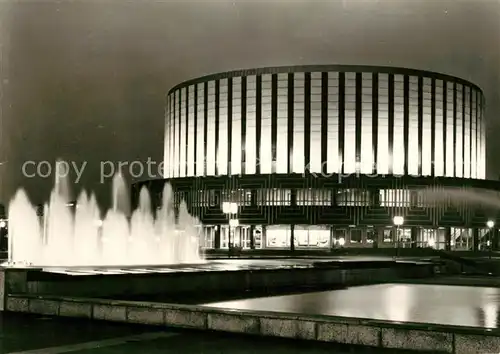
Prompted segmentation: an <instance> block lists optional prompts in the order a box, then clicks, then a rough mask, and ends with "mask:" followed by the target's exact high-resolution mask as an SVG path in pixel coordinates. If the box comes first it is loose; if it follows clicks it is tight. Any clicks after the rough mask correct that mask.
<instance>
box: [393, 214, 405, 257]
mask: <svg viewBox="0 0 500 354" xmlns="http://www.w3.org/2000/svg"><path fill="white" fill-rule="evenodd" d="M392 222H393V223H394V225H396V242H397V244H396V247H397V249H396V257H399V227H400V226H401V225H403V224H404V222H405V218H404V217H402V216H395V217H394V218H393V219H392Z"/></svg>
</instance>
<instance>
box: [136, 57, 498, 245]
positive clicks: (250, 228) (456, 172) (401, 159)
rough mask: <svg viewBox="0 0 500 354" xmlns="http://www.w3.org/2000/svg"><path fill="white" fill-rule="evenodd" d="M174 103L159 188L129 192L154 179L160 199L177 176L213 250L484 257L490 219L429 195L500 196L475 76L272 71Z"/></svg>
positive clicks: (385, 70)
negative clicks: (397, 250)
mask: <svg viewBox="0 0 500 354" xmlns="http://www.w3.org/2000/svg"><path fill="white" fill-rule="evenodd" d="M166 104H167V108H166V121H165V145H164V162H165V176H164V177H165V180H154V181H146V182H141V183H138V184H136V185H135V187H136V188H135V190H138V188H139V187H141V186H142V185H144V184H146V185H147V186H148V187H149V188H150V189H151V190H153V191H155V193H154V195H155V196H156V197H157V198H154V199H156V202H158V200H159V199H160V198H161V190H162V186H163V183H164V182H165V181H169V182H170V183H171V184H172V185H173V187H174V190H175V195H176V198H177V202H179V201H180V200H181V199H184V200H186V201H187V204H188V206H189V208H190V209H191V212H192V213H193V214H195V215H197V216H199V217H200V219H201V221H202V223H203V237H204V244H205V246H206V247H207V248H227V247H228V246H229V244H234V245H239V246H242V247H243V248H302V247H304V248H331V247H339V246H342V247H373V246H375V245H376V246H378V247H394V246H395V245H396V244H397V243H401V242H402V243H404V244H405V245H406V246H407V247H427V246H429V245H430V246H432V247H437V248H447V249H450V248H466V249H477V248H480V247H481V245H482V243H483V241H484V240H483V239H482V238H483V236H484V235H483V234H484V233H485V232H483V231H482V230H483V229H486V230H488V228H487V226H486V221H487V220H488V219H490V218H492V217H494V216H493V215H491V213H490V214H488V215H487V213H485V209H484V208H482V207H481V206H478V205H477V204H475V205H474V206H472V205H469V204H468V203H469V202H468V201H467V200H464V201H462V202H461V203H459V204H460V206H458V205H456V203H454V204H453V207H448V206H447V205H449V204H450V203H446V202H437V201H435V200H433V201H430V200H427V198H426V193H425V192H422V191H425V189H426V188H434V189H436V188H437V189H439V188H449V187H460V188H462V189H468V188H469V189H470V188H483V189H493V190H495V192H494V193H497V192H496V190H497V189H500V188H499V187H498V186H497V183H495V182H492V181H486V180H485V174H486V164H485V161H486V148H485V147H486V140H485V135H486V129H485V119H484V96H483V93H482V91H481V89H480V88H479V87H477V86H476V85H474V84H473V83H470V82H468V81H465V80H462V79H459V78H456V77H452V76H448V75H443V74H438V73H433V72H427V71H420V70H410V69H402V68H390V67H371V66H338V65H326V66H294V67H273V68H261V69H249V70H240V71H232V72H225V73H220V74H214V75H209V76H205V77H201V78H198V79H194V80H190V81H186V82H184V83H181V84H179V85H177V86H175V87H174V88H172V89H171V90H170V91H169V93H168V95H167V102H166ZM452 209H453V210H452ZM455 209H460V210H461V212H454V211H455ZM394 216H400V217H402V219H403V223H402V224H401V225H397V226H395V225H394ZM398 220H400V219H398ZM486 233H488V231H486ZM292 240H293V241H292ZM398 240H399V241H398Z"/></svg>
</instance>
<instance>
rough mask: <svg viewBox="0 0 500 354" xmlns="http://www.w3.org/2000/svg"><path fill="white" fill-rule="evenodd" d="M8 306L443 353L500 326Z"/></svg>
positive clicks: (110, 303) (42, 303) (74, 304)
mask: <svg viewBox="0 0 500 354" xmlns="http://www.w3.org/2000/svg"><path fill="white" fill-rule="evenodd" d="M5 306H6V310H7V311H13V312H23V313H36V314H43V315H54V316H66V317H80V318H88V319H95V320H107V321H117V322H127V323H139V324H149V325H160V326H169V327H182V328H193V329H201V330H215V331H223V332H233V333H244V334H253V335H262V336H274V337H286V338H298V339H305V340H316V341H322V342H336V343H344V344H353V345H365V346H370V347H382V348H393V349H413V350H422V351H424V350H425V351H432V352H444V353H463V354H473V353H493V352H498V348H500V331H498V330H493V331H484V330H481V329H478V328H465V327H457V326H444V325H430V324H411V323H404V324H402V323H394V322H387V321H375V320H361V319H354V318H345V317H332V316H317V315H297V314H287V313H274V312H258V311H246V310H243V311H238V312H235V311H228V310H225V309H217V308H209V307H203V306H191V305H173V304H160V303H146V302H127V301H114V300H102V299H85V298H64V297H49V296H45V297H42V296H33V295H9V296H8V297H7V298H6V303H5Z"/></svg>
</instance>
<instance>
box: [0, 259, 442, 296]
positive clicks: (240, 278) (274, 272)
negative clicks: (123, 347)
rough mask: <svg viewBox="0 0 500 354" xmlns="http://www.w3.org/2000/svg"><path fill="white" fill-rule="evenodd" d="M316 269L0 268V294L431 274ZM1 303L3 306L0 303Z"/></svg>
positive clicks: (115, 292)
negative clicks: (111, 271) (108, 271)
mask: <svg viewBox="0 0 500 354" xmlns="http://www.w3.org/2000/svg"><path fill="white" fill-rule="evenodd" d="M346 267H348V268H344V269H342V268H339V264H337V263H331V264H323V263H321V264H319V265H318V266H314V265H311V266H307V267H292V268H276V269H266V268H262V269H252V270H246V269H245V270H225V271H219V270H217V271H193V272H182V271H179V272H173V273H147V274H119V275H88V276H87V275H85V276H71V275H64V274H54V273H47V272H43V271H41V270H39V269H15V268H3V269H0V281H1V283H0V294H1V296H2V299H0V300H3V299H5V296H6V295H7V294H13V293H17V294H20V293H27V294H33V295H59V296H70V297H91V298H101V297H105V298H113V297H117V298H120V295H127V296H135V295H156V294H174V293H183V294H186V293H190V292H192V293H196V292H199V289H204V291H207V292H210V291H213V292H231V291H232V292H238V291H248V290H258V289H272V288H284V287H304V286H310V287H322V286H344V285H363V284H373V283H382V282H388V281H395V280H399V279H404V278H426V277H432V276H433V275H434V273H435V269H434V265H433V264H431V263H396V262H392V261H391V262H386V261H384V262H378V261H377V262H358V263H353V264H348V265H346ZM0 302H2V303H3V302H4V301H0Z"/></svg>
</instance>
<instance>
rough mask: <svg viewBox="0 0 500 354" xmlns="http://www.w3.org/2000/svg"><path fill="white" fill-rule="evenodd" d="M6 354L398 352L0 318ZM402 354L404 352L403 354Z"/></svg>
mask: <svg viewBox="0 0 500 354" xmlns="http://www.w3.org/2000/svg"><path fill="white" fill-rule="evenodd" d="M0 324H1V337H0V353H2V354H14V353H17V354H56V353H74V354H127V353H130V354H137V353H147V354H160V353H162V354H163V353H172V354H174V353H175V354H178V353H193V354H196V353H208V354H215V353H230V354H249V353H259V354H267V353H269V354H280V353H282V354H285V353H286V354H290V353H325V354H326V353H332V352H334V353H339V354H341V353H367V352H368V353H396V351H388V350H376V349H374V350H372V349H370V348H359V347H358V348H356V347H345V346H336V345H333V344H330V343H317V342H305V341H295V340H286V339H276V338H263V337H254V336H240V335H231V334H220V333H213V332H199V331H179V330H173V329H167V330H165V329H163V330H162V329H160V328H158V327H146V326H131V325H124V324H116V323H107V322H90V321H83V320H74V319H64V318H51V317H41V316H32V315H21V314H10V313H8V314H0ZM397 353H402V352H400V351H397Z"/></svg>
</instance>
